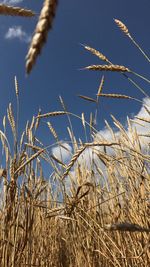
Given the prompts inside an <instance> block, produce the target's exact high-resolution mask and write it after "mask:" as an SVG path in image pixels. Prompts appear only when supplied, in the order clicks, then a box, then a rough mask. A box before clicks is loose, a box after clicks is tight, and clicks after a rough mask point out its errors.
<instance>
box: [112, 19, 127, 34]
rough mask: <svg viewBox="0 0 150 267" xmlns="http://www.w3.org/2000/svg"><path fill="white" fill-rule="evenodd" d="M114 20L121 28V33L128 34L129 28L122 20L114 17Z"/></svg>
mask: <svg viewBox="0 0 150 267" xmlns="http://www.w3.org/2000/svg"><path fill="white" fill-rule="evenodd" d="M114 21H115V22H116V24H117V26H118V27H119V28H120V29H121V31H122V32H123V33H125V34H126V35H129V30H128V28H127V27H126V25H125V24H124V23H123V22H122V21H120V20H119V19H114Z"/></svg>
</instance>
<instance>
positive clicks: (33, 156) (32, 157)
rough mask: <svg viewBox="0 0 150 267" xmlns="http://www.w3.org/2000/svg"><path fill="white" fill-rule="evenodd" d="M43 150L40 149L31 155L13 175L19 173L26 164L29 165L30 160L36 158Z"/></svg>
mask: <svg viewBox="0 0 150 267" xmlns="http://www.w3.org/2000/svg"><path fill="white" fill-rule="evenodd" d="M44 150H45V149H43V148H42V149H40V150H39V151H38V152H36V153H35V154H33V155H32V156H31V157H30V158H29V159H28V160H27V161H26V162H24V163H23V164H22V165H21V166H19V168H18V169H17V170H16V171H15V173H14V174H17V173H18V172H20V171H21V170H22V169H23V168H24V167H25V166H26V165H27V164H29V163H30V162H31V161H32V160H34V159H35V158H37V157H38V156H39V155H40V154H41V153H43V152H44Z"/></svg>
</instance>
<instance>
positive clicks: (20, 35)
mask: <svg viewBox="0 0 150 267" xmlns="http://www.w3.org/2000/svg"><path fill="white" fill-rule="evenodd" d="M16 38H17V39H19V40H20V41H22V42H25V43H29V42H30V41H31V36H30V35H29V34H28V33H26V32H25V31H24V30H22V27H21V26H12V27H10V28H9V29H8V31H7V32H6V34H5V39H9V40H12V39H16Z"/></svg>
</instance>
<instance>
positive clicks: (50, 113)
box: [36, 111, 68, 118]
mask: <svg viewBox="0 0 150 267" xmlns="http://www.w3.org/2000/svg"><path fill="white" fill-rule="evenodd" d="M65 114H68V112H66V111H54V112H49V113H45V114H40V115H38V116H37V117H36V118H48V117H56V116H60V115H65Z"/></svg>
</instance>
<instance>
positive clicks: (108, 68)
mask: <svg viewBox="0 0 150 267" xmlns="http://www.w3.org/2000/svg"><path fill="white" fill-rule="evenodd" d="M84 69H86V70H99V71H117V72H131V71H130V70H129V69H128V68H127V67H125V66H120V65H90V66H87V67H85V68H84Z"/></svg>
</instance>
